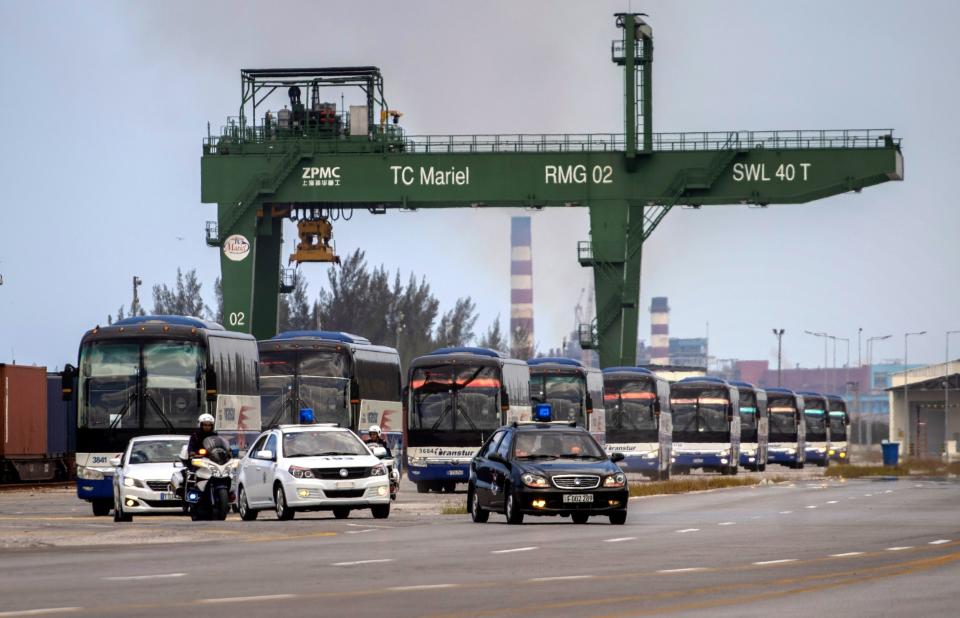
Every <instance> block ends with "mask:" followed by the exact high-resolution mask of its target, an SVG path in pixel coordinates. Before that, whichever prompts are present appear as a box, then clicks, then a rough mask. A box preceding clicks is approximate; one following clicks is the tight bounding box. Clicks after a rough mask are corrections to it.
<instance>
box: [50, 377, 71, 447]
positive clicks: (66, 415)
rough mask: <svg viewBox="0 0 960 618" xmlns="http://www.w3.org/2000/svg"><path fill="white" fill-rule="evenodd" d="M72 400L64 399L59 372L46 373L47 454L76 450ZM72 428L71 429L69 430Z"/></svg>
mask: <svg viewBox="0 0 960 618" xmlns="http://www.w3.org/2000/svg"><path fill="white" fill-rule="evenodd" d="M72 404H73V402H72V401H64V400H63V396H62V391H61V379H60V374H59V373H48V374H47V455H49V456H51V457H59V456H63V455H66V454H67V453H72V452H74V451H75V450H76V436H77V432H76V427H77V417H76V414H72V411H73V410H74V407H73V405H72ZM71 430H72V431H71Z"/></svg>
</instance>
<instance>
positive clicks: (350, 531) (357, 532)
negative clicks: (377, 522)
mask: <svg viewBox="0 0 960 618" xmlns="http://www.w3.org/2000/svg"><path fill="white" fill-rule="evenodd" d="M376 531H377V530H376V528H367V529H366V530H347V534H363V533H364V532H376Z"/></svg>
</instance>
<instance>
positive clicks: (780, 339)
mask: <svg viewBox="0 0 960 618" xmlns="http://www.w3.org/2000/svg"><path fill="white" fill-rule="evenodd" d="M785 332H787V331H785V330H784V329H782V328H780V329H777V328H775V329H773V336H774V337H776V338H777V386H781V368H780V366H781V364H782V363H783V333H785Z"/></svg>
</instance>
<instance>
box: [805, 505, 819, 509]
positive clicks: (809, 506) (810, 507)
mask: <svg viewBox="0 0 960 618" xmlns="http://www.w3.org/2000/svg"><path fill="white" fill-rule="evenodd" d="M807 508H808V509H815V508H817V505H816V504H808V505H807Z"/></svg>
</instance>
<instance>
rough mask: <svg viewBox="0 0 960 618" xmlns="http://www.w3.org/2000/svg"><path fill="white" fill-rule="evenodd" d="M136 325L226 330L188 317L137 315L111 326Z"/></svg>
mask: <svg viewBox="0 0 960 618" xmlns="http://www.w3.org/2000/svg"><path fill="white" fill-rule="evenodd" d="M136 324H169V325H171V326H190V327H192V328H205V329H207V330H224V328H223V326H221V325H219V324H217V323H216V322H211V321H209V320H202V319H200V318H195V317H192V316H188V315H137V316H131V317H129V318H124V319H122V320H117V321H116V322H114V323H113V324H111V326H132V325H136Z"/></svg>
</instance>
